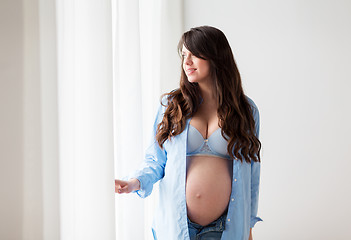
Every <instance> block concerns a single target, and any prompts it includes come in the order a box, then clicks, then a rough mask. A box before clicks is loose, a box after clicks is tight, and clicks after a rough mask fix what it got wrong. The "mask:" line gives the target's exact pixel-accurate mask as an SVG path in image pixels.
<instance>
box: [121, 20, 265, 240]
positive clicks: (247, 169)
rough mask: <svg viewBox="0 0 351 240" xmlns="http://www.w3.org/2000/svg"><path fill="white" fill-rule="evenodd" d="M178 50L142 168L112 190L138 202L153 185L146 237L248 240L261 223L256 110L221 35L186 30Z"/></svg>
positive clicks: (204, 28) (215, 31)
mask: <svg viewBox="0 0 351 240" xmlns="http://www.w3.org/2000/svg"><path fill="white" fill-rule="evenodd" d="M178 50H179V53H180V54H181V58H182V72H181V78H180V87H179V88H178V89H175V90H173V91H171V92H170V93H165V94H163V95H162V97H161V104H160V106H159V108H158V111H157V114H156V118H155V122H154V126H153V136H152V137H153V138H152V141H151V143H150V145H149V147H148V148H147V150H146V156H145V159H144V161H143V165H142V166H141V167H140V168H139V169H138V170H137V171H135V172H134V173H132V174H131V175H130V176H128V178H127V180H125V181H124V180H119V179H116V180H115V191H116V192H117V193H130V192H136V193H137V194H138V195H139V196H140V197H142V198H144V197H147V196H148V195H149V194H150V193H151V192H152V188H153V184H154V183H155V182H157V181H158V180H160V184H159V191H160V194H159V195H160V199H159V206H158V208H157V211H156V214H155V217H154V222H153V226H152V232H153V235H154V239H158V240H173V239H174V240H189V239H190V240H193V239H194V240H195V239H202V240H206V239H208V240H209V239H213V240H214V239H222V240H250V239H252V228H253V227H254V225H255V223H256V222H257V221H262V220H261V219H260V218H259V217H257V206H258V192H259V180H260V149H261V143H260V141H259V139H258V134H259V113H258V109H257V107H256V105H255V103H254V102H253V101H252V100H251V99H250V98H249V97H247V96H246V95H245V94H244V92H243V89H242V83H241V78H240V74H239V71H238V68H237V66H236V64H235V61H234V57H233V53H232V50H231V48H230V46H229V43H228V41H227V39H226V37H225V35H224V34H223V32H222V31H220V30H219V29H217V28H214V27H210V26H202V27H197V28H192V29H190V31H187V32H185V33H184V34H183V36H182V37H181V40H180V42H179V45H178Z"/></svg>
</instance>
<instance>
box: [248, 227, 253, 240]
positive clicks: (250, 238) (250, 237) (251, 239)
mask: <svg viewBox="0 0 351 240" xmlns="http://www.w3.org/2000/svg"><path fill="white" fill-rule="evenodd" d="M249 240H253V238H252V228H250V236H249Z"/></svg>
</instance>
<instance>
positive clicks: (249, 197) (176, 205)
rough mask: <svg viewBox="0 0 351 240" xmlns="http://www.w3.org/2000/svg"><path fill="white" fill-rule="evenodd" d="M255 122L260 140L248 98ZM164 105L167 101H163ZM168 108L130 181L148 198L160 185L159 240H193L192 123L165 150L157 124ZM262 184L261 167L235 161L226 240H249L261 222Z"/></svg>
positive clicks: (156, 222)
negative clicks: (189, 192)
mask: <svg viewBox="0 0 351 240" xmlns="http://www.w3.org/2000/svg"><path fill="white" fill-rule="evenodd" d="M247 99H248V101H249V103H250V105H251V109H252V114H253V116H254V120H255V126H256V134H257V135H256V136H257V137H258V134H259V113H258V109H257V106H256V105H255V103H254V102H253V101H252V100H251V99H250V98H247ZM162 102H163V103H164V105H165V104H166V103H167V99H166V97H164V98H163V99H162ZM165 109H166V107H164V106H162V105H161V104H160V106H159V108H158V110H157V114H156V118H155V122H154V126H153V134H152V139H151V142H150V145H149V146H148V148H147V149H146V153H145V159H144V161H143V163H142V166H141V167H140V168H139V170H137V171H135V172H134V173H132V174H131V175H129V176H128V177H129V178H137V179H138V180H139V181H140V190H138V191H136V193H137V194H138V195H139V196H140V197H142V198H145V197H147V196H149V195H150V193H151V192H152V189H153V185H154V183H156V182H157V181H158V180H160V183H159V206H158V208H157V210H156V213H155V216H154V221H153V226H152V232H153V235H154V239H158V240H189V239H190V238H189V232H188V222H187V208H186V200H185V181H186V143H187V135H188V128H189V122H190V119H188V120H187V121H186V126H185V129H184V131H183V132H182V133H181V134H179V135H177V136H175V137H173V138H172V139H171V141H169V140H166V141H165V142H164V144H163V147H164V148H163V149H161V148H160V147H159V145H158V143H157V141H156V139H155V136H156V129H157V124H158V123H160V122H161V121H162V117H163V114H164V111H165ZM259 182H260V163H259V162H254V161H252V163H251V164H250V163H247V162H246V161H243V162H240V161H239V160H234V163H233V181H232V192H231V197H230V202H229V207H228V214H227V220H226V226H225V230H224V232H223V234H222V238H221V239H222V240H248V238H249V233H250V228H252V227H253V226H254V225H255V223H256V222H257V221H262V219H261V218H259V217H257V206H258V192H259Z"/></svg>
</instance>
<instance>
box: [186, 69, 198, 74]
mask: <svg viewBox="0 0 351 240" xmlns="http://www.w3.org/2000/svg"><path fill="white" fill-rule="evenodd" d="M195 71H196V68H189V69H187V70H186V72H187V74H192V73H193V72H195Z"/></svg>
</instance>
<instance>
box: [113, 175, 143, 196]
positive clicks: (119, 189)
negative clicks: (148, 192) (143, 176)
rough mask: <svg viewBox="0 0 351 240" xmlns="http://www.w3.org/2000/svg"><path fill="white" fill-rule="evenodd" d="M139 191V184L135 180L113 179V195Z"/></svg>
mask: <svg viewBox="0 0 351 240" xmlns="http://www.w3.org/2000/svg"><path fill="white" fill-rule="evenodd" d="M139 189H140V182H139V180H138V179H136V178H132V179H130V180H128V181H123V180H119V179H115V193H131V192H133V191H136V190H139Z"/></svg>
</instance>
